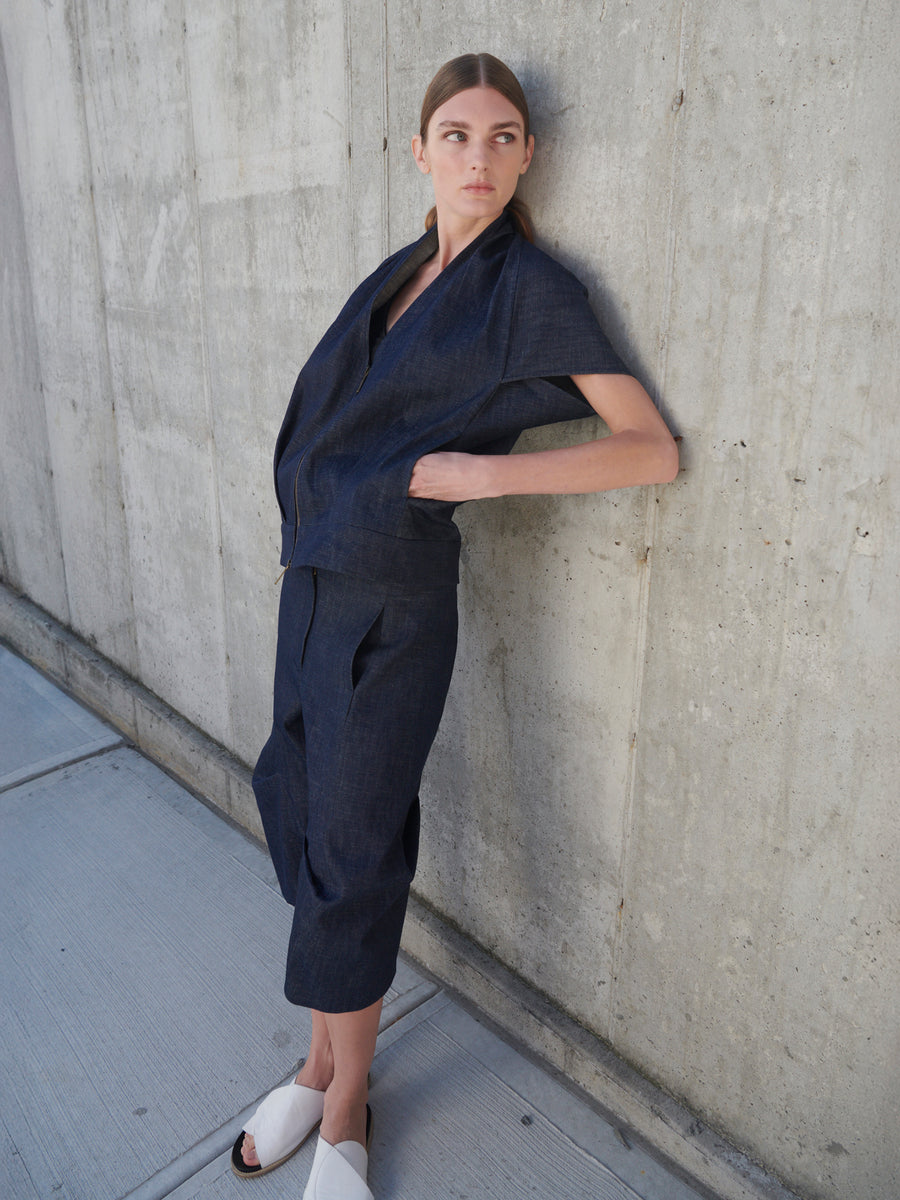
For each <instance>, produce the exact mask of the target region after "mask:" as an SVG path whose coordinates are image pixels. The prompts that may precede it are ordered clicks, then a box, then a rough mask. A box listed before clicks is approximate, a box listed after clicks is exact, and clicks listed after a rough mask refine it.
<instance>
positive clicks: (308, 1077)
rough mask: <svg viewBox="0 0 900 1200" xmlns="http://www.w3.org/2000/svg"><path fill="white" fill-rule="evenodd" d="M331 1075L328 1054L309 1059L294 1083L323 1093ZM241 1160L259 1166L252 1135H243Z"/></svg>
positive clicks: (332, 1073)
mask: <svg viewBox="0 0 900 1200" xmlns="http://www.w3.org/2000/svg"><path fill="white" fill-rule="evenodd" d="M333 1075H334V1063H333V1061H332V1059H331V1055H330V1054H328V1055H326V1056H325V1057H324V1058H323V1059H321V1060H319V1061H318V1062H313V1061H312V1059H311V1058H308V1059H307V1060H306V1062H305V1063H304V1064H303V1066H302V1067H301V1068H300V1070H299V1071H298V1072H297V1075H296V1076H295V1078H294V1083H300V1084H302V1085H303V1086H304V1087H308V1088H315V1090H316V1091H317V1092H324V1091H325V1090H326V1088H327V1087H328V1086H329V1084H330V1083H331V1080H332V1076H333ZM363 1122H364V1123H365V1118H363ZM326 1140H327V1139H326ZM363 1140H364V1139H363ZM241 1158H242V1159H243V1160H244V1163H245V1165H246V1166H248V1167H258V1166H259V1155H258V1154H257V1153H256V1143H255V1141H254V1138H253V1134H252V1133H245V1134H244V1140H243V1141H242V1142H241Z"/></svg>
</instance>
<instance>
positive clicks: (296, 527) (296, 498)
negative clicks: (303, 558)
mask: <svg viewBox="0 0 900 1200" xmlns="http://www.w3.org/2000/svg"><path fill="white" fill-rule="evenodd" d="M308 451H309V447H308V446H307V447H306V450H304V451H303V453H302V454H301V455H300V461H299V462H298V463H297V470H296V471H295V472H294V540H293V542H292V544H291V552H290V554H289V555H288V560H287V566H286V567H285V568H284V570H283V571H282V572H281V574H280V575H279V576H278V578H277V579H276V580H275V583H276V585H277V584H279V583H281V581H282V579H284V577H285V575H286V574H287V572H288V571H289V570H290V569H291V563H292V562H293V561H294V551H295V550H296V549H297V534H298V532H299V529H300V497H299V495H298V494H297V489H298V486H299V484H300V468H301V467H302V466H303V460H304V459H305V458H306V455H307V453H308Z"/></svg>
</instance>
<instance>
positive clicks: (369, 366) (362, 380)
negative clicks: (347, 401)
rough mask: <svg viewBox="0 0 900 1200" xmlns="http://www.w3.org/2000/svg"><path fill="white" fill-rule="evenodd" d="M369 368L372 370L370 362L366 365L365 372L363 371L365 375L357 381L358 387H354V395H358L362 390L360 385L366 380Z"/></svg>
mask: <svg viewBox="0 0 900 1200" xmlns="http://www.w3.org/2000/svg"><path fill="white" fill-rule="evenodd" d="M371 370H372V364H371V363H369V365H368V366H367V367H366V373H365V375H363V377H362V379H361V380H360V381H359V387H358V388H357V389H356V391H355V392H354V393H353V394H354V395H355V396H358V395H359V393H360V392H361V391H362V385H363V384H364V383H365V382H366V379H367V378H368V375H369V372H370V371H371Z"/></svg>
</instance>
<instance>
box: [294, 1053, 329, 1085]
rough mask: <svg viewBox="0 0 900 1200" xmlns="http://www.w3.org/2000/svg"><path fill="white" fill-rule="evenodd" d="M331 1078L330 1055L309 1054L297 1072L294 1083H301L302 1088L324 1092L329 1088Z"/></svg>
mask: <svg viewBox="0 0 900 1200" xmlns="http://www.w3.org/2000/svg"><path fill="white" fill-rule="evenodd" d="M333 1078H334V1060H333V1059H332V1057H331V1055H330V1054H325V1055H314V1054H310V1056H309V1057H308V1058H307V1059H306V1061H305V1062H304V1064H303V1066H302V1067H301V1068H300V1070H299V1071H298V1072H297V1077H296V1079H295V1080H294V1082H295V1083H302V1084H303V1086H304V1087H308V1088H315V1090H316V1091H317V1092H324V1091H325V1090H326V1089H327V1088H328V1087H330V1085H331V1081H332V1079H333Z"/></svg>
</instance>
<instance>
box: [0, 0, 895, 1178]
mask: <svg viewBox="0 0 900 1200" xmlns="http://www.w3.org/2000/svg"><path fill="white" fill-rule="evenodd" d="M0 37H2V51H3V64H4V67H5V73H6V78H5V79H0V154H2V160H0V170H2V173H3V179H4V188H3V191H2V199H0V204H2V215H3V224H2V231H0V236H2V245H0V259H2V276H0V288H2V306H3V318H2V322H0V347H2V353H3V364H4V366H3V389H2V395H0V406H2V407H0V419H2V428H3V430H4V436H3V439H2V444H0V462H2V478H0V502H2V505H3V509H2V523H0V573H2V577H3V578H4V579H5V580H6V581H7V583H8V584H10V585H11V586H12V587H14V588H16V589H19V590H21V591H22V592H24V593H25V594H27V595H28V596H29V597H30V598H31V599H32V600H34V601H35V602H36V603H37V604H38V605H40V606H41V607H43V608H44V609H45V610H46V611H47V612H49V613H50V614H52V615H53V616H54V617H55V618H56V619H57V620H59V621H60V622H62V623H63V624H64V625H66V626H68V627H69V628H71V629H72V630H74V631H75V632H76V633H77V634H78V635H79V636H80V637H82V638H83V639H85V641H87V642H88V643H89V644H90V645H92V646H94V647H96V649H97V650H99V651H100V652H101V653H102V654H103V655H105V656H107V657H108V658H109V659H111V660H112V661H113V662H115V663H116V664H118V665H119V666H120V667H122V668H123V669H124V670H125V671H126V672H128V673H129V674H131V675H132V676H134V677H135V678H136V679H138V680H140V681H141V683H142V684H143V685H145V686H146V687H147V688H148V689H149V690H150V691H151V692H153V693H155V694H156V695H158V696H159V697H161V698H162V699H163V700H164V701H165V702H166V703H167V704H169V705H171V706H172V707H173V708H174V709H175V710H177V712H178V713H180V714H182V715H183V716H184V717H185V718H187V720H188V721H190V722H192V723H194V724H196V725H197V726H198V727H199V728H200V729H202V730H203V731H205V732H206V733H207V734H209V735H210V737H212V738H213V739H214V740H216V741H218V742H219V743H220V744H221V745H223V746H224V747H226V748H227V749H229V750H230V751H232V752H233V753H234V754H235V755H237V756H238V757H239V758H241V759H243V760H244V761H246V762H249V761H251V760H252V759H253V757H254V755H255V753H256V751H257V749H258V747H259V745H260V744H261V742H262V740H263V738H264V736H265V732H266V724H267V719H268V714H269V709H270V694H269V693H270V672H271V664H272V659H273V653H274V636H275V622H274V617H275V607H276V603H277V589H276V588H275V587H274V586H273V583H274V580H275V577H276V576H277V574H278V570H279V568H278V564H277V550H276V534H277V523H278V516H277V509H276V505H275V501H274V498H273V495H272V489H271V482H270V455H271V449H272V444H273V439H274V434H275V431H276V429H277V426H278V423H279V420H280V417H281V414H282V411H283V407H284V404H285V401H286V399H287V396H288V394H289V391H290V388H291V386H292V383H293V378H294V375H295V373H296V370H297V369H298V367H299V365H300V364H301V363H302V361H303V359H304V357H305V355H306V353H307V352H308V351H309V350H310V348H311V347H312V346H313V345H314V343H315V341H316V340H317V338H318V336H319V335H320V334H321V332H322V331H323V330H324V328H325V327H326V326H327V324H328V323H329V321H330V320H331V318H332V316H333V315H334V313H335V312H336V310H337V308H338V306H339V305H340V303H341V302H342V300H343V298H344V297H345V296H346V294H347V293H348V292H349V290H350V288H351V287H352V286H353V284H354V283H355V282H356V281H357V280H358V279H359V278H360V277H361V276H362V275H363V274H364V273H365V272H367V271H368V270H370V269H372V268H373V267H374V266H375V265H376V264H377V263H378V261H379V260H380V259H381V258H382V256H383V255H384V254H385V253H386V252H388V251H390V250H392V249H395V248H397V247H399V246H400V245H403V244H405V243H406V242H408V241H410V240H411V239H412V238H413V237H414V236H415V235H416V234H417V232H418V231H419V229H420V228H421V219H422V216H423V214H424V212H425V210H426V209H427V207H428V205H429V200H428V197H427V195H426V193H425V191H424V190H423V188H424V187H425V184H424V182H423V180H422V178H421V177H420V176H419V174H418V172H416V171H415V169H414V167H413V164H412V161H411V159H410V157H409V153H408V139H409V136H410V135H411V134H412V133H413V132H415V129H416V125H417V114H418V107H419V104H420V102H421V95H422V92H423V90H424V87H425V85H426V83H427V80H428V79H429V78H430V76H431V74H432V73H433V71H434V69H436V67H437V66H438V65H440V63H441V62H443V61H444V60H445V59H447V58H449V57H451V56H452V55H454V54H456V53H459V52H461V51H463V50H466V49H473V48H475V49H489V50H491V51H493V52H494V53H497V54H499V55H500V56H501V57H503V58H505V59H506V60H507V61H508V62H509V63H510V65H511V66H513V68H514V69H516V70H517V71H519V73H520V75H521V77H522V79H523V82H524V83H525V85H526V88H527V90H528V91H529V93H530V96H531V97H532V101H533V108H534V116H535V127H536V133H537V136H538V153H537V157H536V161H535V164H534V167H533V170H532V172H531V173H530V174H529V176H528V178H527V180H526V183H527V187H526V188H525V193H526V197H527V198H528V199H529V200H530V201H531V203H532V205H533V208H534V211H535V215H536V219H537V224H538V228H539V232H540V235H541V240H542V242H543V243H544V244H545V245H546V246H547V247H548V248H549V249H550V250H551V251H552V252H553V253H555V254H556V255H557V256H558V257H559V258H561V259H562V260H563V261H564V262H566V263H567V264H569V265H571V266H573V267H574V268H575V270H576V272H577V273H578V274H579V275H580V276H581V277H582V278H583V279H584V280H585V282H586V283H587V284H588V285H589V286H590V287H591V290H592V295H593V297H594V300H595V304H596V306H597V309H598V311H599V312H600V314H601V315H602V317H603V320H604V323H605V324H606V326H607V328H608V330H609V332H610V334H611V336H612V337H613V340H614V341H615V342H616V344H617V345H618V346H619V348H620V349H621V351H622V352H623V354H624V355H625V356H626V357H627V358H628V359H629V360H630V362H631V363H632V364H633V365H634V368H635V370H636V371H637V372H638V373H639V374H640V376H641V377H642V379H643V380H644V381H645V382H646V384H647V386H648V388H649V389H650V391H651V392H652V394H653V395H654V397H656V398H658V400H659V403H660V406H661V408H662V410H663V412H664V413H665V415H666V416H667V418H668V419H669V420H670V421H671V423H672V425H673V427H674V429H675V431H676V432H677V433H678V434H680V435H681V436H682V438H683V441H682V444H681V446H682V456H683V471H682V474H681V477H680V480H679V481H678V482H677V483H676V484H674V485H671V486H669V487H666V488H660V489H642V490H636V491H632V492H626V493H619V494H609V495H606V496H601V497H576V498H565V499H557V498H540V499H537V498H522V499H515V500H512V499H508V500H502V501H494V502H490V503H482V504H477V505H471V506H468V507H467V508H466V509H465V511H464V512H463V513H462V515H461V524H462V526H463V527H464V536H465V538H466V544H467V548H466V553H465V557H464V563H463V581H462V589H461V602H462V632H463V640H462V649H461V654H460V659H459V664H458V669H457V675H456V679H455V682H454V687H453V690H452V692H451V697H450V701H449V705H448V711H447V715H446V719H445V721H444V725H443V728H442V732H441V734H440V736H439V741H438V744H437V746H436V750H435V753H434V756H433V759H432V762H431V764H430V766H429V770H428V774H427V779H426V786H425V790H424V799H425V815H424V823H423V848H422V857H421V870H420V875H419V879H418V882H417V887H418V891H419V894H420V896H421V897H422V898H423V899H424V900H425V901H426V903H427V904H428V905H430V906H432V907H433V908H434V909H435V910H436V911H438V912H439V913H440V914H442V915H443V916H444V917H445V918H447V919H448V920H449V921H450V922H451V923H452V924H454V925H456V926H457V927H458V928H460V929H461V930H462V931H464V932H465V933H467V934H468V935H470V936H471V937H472V938H473V939H474V940H475V941H477V942H478V943H479V944H480V945H481V946H483V947H484V948H485V949H486V950H487V951H489V952H490V953H491V954H493V955H494V956H496V958H497V959H499V960H500V961H501V962H502V963H503V964H505V965H506V966H507V967H509V968H510V969H511V970H512V971H513V972H515V973H516V974H518V975H519V976H521V977H522V978H523V979H524V980H525V981H527V982H528V983H529V984H531V985H532V986H533V987H534V988H535V989H537V990H538V991H540V992H541V993H543V994H544V995H545V996H548V997H549V998H550V999H552V1000H553V1002H554V1003H555V1004H556V1005H558V1006H559V1008H560V1009H562V1010H564V1011H565V1012H566V1013H568V1014H569V1015H571V1016H573V1017H575V1018H576V1019H577V1020H578V1021H579V1022H581V1023H582V1024H583V1025H584V1026H585V1027H586V1028H587V1029H589V1030H591V1031H593V1032H594V1033H596V1034H598V1035H599V1036H600V1037H602V1038H604V1039H606V1040H607V1041H608V1042H609V1043H610V1045H611V1046H612V1047H613V1048H614V1049H615V1050H616V1051H617V1052H618V1053H619V1054H620V1055H622V1056H623V1057H624V1058H625V1059H626V1060H628V1061H629V1062H631V1063H632V1064H634V1065H635V1066H637V1067H638V1068H639V1069H640V1070H641V1071H643V1072H645V1073H646V1074H647V1076H649V1077H650V1078H651V1079H653V1080H655V1081H656V1082H658V1083H659V1084H660V1085H662V1086H663V1087H664V1088H666V1089H667V1090H668V1091H669V1092H670V1093H672V1094H673V1095H674V1096H676V1097H679V1098H680V1099H682V1100H683V1101H684V1102H685V1103H686V1104H687V1105H688V1106H689V1107H690V1108H692V1109H693V1110H694V1111H695V1112H696V1113H697V1114H698V1115H700V1116H701V1117H702V1118H703V1119H704V1120H705V1121H707V1122H709V1123H711V1124H712V1125H713V1126H715V1127H718V1128H720V1129H721V1130H723V1131H725V1132H726V1133H727V1134H728V1135H729V1136H730V1137H731V1138H733V1139H734V1141H735V1142H736V1143H737V1144H739V1145H740V1146H742V1147H743V1148H745V1149H746V1150H747V1151H748V1152H749V1153H750V1154H751V1155H753V1156H755V1157H756V1158H758V1159H759V1160H760V1161H762V1162H763V1163H765V1164H766V1165H767V1166H768V1167H770V1168H771V1169H772V1170H774V1171H775V1172H776V1173H778V1174H779V1175H780V1176H781V1177H783V1178H784V1179H785V1181H786V1182H788V1183H789V1184H790V1185H791V1186H792V1187H794V1188H796V1189H797V1190H798V1191H799V1192H801V1193H803V1194H804V1195H806V1196H809V1197H811V1198H816V1200H818V1198H823V1200H825V1198H827V1200H833V1198H837V1197H840V1198H841V1200H889V1198H891V1197H894V1196H895V1195H896V1182H895V1181H896V1179H897V1178H900V1149H898V1142H897V1139H896V1136H895V1134H896V1119H897V1113H898V1087H897V1078H898V1072H897V1051H898V1038H897V1022H896V997H897V995H898V994H900V979H898V966H897V964H898V961H900V955H898V953H897V915H898V902H897V900H898V898H897V886H896V867H895V865H894V864H895V862H896V859H897V852H898V845H897V843H898V834H897V829H896V824H895V823H894V822H892V820H891V816H892V810H893V808H894V801H895V798H896V795H897V785H896V773H897V766H896V764H897V756H898V755H897V751H898V722H897V707H898V705H897V688H896V679H897V676H898V661H897V660H898V654H897V636H896V635H897V629H898V616H900V613H898V588H897V576H898V567H900V546H898V540H900V539H898V530H897V524H896V522H895V521H893V520H892V519H891V517H892V515H893V513H895V512H896V511H897V508H898V494H897V492H898V477H897V472H896V467H895V463H896V462H897V461H898V457H900V455H898V450H900V447H898V441H900V434H898V430H897V425H896V422H895V421H894V420H893V419H892V418H893V415H894V410H895V408H896V399H897V397H896V392H897V383H896V380H897V378H898V361H897V359H898V345H900V340H898V337H897V328H896V327H897V309H898V295H900V278H898V275H900V266H898V258H897V244H898V232H900V229H898V225H900V220H898V211H897V204H896V180H897V178H898V177H900V162H898V158H900V142H898V139H897V138H896V136H895V134H896V127H897V116H898V111H900V94H898V93H900V82H898V73H897V71H896V58H897V49H898V35H897V25H896V12H895V8H894V6H893V5H892V4H891V3H890V2H889V0H871V2H868V3H861V2H853V3H838V2H837V0H823V2H822V3H820V4H816V5H815V6H813V5H806V4H796V3H788V2H787V0H769V2H768V3H761V2H756V3H754V2H750V0H747V2H744V0H738V2H736V3H731V4H725V3H716V2H715V0H695V2H693V3H692V2H689V0H680V2H675V0H657V2H653V3H647V4H642V5H635V4H631V3H628V2H627V0H605V2H604V3H588V2H587V0H582V2H577V0H572V2H568V3H567V2H565V0H544V2H540V3H539V2H538V0H531V2H530V3H522V4H518V5H516V6H512V7H510V6H507V8H506V9H504V10H502V11H500V10H497V9H496V8H495V7H494V8H489V7H488V6H487V5H486V4H484V3H483V2H480V0H460V2H459V3H457V4H454V5H444V4H442V3H438V0H422V3H421V4H419V5H417V6H415V7H411V6H407V5H402V4H399V3H397V2H396V0H386V2H385V3H377V4H376V3H364V2H363V0H344V3H343V4H324V3H321V2H319V3H315V2H312V0H307V2H304V3H300V2H298V0H294V2H289V0H277V2H273V3H269V4H265V5H261V6H250V5H247V4H238V3H230V4H229V3H219V4H213V3H210V2H209V0H153V2H151V3H146V2H144V3H141V4H137V3H133V2H132V0H127V2H122V0H115V2H113V0H105V2H104V0H60V2H59V3H56V4H52V5H51V4H47V3H44V4H34V3H24V2H20V3H16V2H15V0H12V2H11V0H4V3H3V5H2V7H0ZM595 432H596V429H595V427H594V426H593V424H592V423H591V422H585V423H582V424H580V425H579V426H576V427H574V428H572V429H571V430H568V429H566V430H560V429H558V428H557V429H554V430H553V431H552V432H549V433H548V432H547V431H540V432H537V433H533V434H529V435H528V436H527V437H526V438H525V439H523V442H522V443H521V445H522V448H526V449H527V448H534V447H539V446H543V445H548V444H559V443H560V441H561V440H563V439H564V438H566V437H571V438H572V439H573V440H575V439H580V438H583V437H585V436H590V435H592V434H594V433H595ZM213 799H215V797H213ZM241 815H242V818H243V819H244V820H245V822H246V823H247V824H248V825H249V826H250V827H251V828H253V827H254V825H255V820H256V818H255V815H254V814H253V813H252V812H251V811H249V809H248V810H247V811H245V812H243V814H241Z"/></svg>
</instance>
